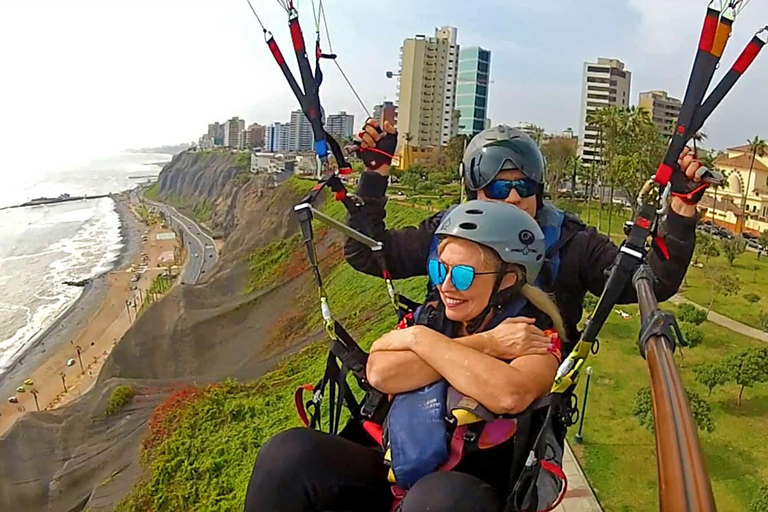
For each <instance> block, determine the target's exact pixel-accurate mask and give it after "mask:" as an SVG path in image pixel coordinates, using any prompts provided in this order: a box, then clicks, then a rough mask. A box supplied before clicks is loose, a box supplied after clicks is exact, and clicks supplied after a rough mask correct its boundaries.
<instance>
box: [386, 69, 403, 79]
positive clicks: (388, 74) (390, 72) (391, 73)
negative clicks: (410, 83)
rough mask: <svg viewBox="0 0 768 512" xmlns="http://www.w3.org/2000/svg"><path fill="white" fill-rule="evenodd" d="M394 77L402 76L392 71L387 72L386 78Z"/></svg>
mask: <svg viewBox="0 0 768 512" xmlns="http://www.w3.org/2000/svg"><path fill="white" fill-rule="evenodd" d="M395 76H402V73H395V72H394V71H387V78H392V77H395Z"/></svg>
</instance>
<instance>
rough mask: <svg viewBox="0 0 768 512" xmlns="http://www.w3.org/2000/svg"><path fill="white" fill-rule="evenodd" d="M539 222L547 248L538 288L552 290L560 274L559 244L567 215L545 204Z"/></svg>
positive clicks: (540, 211) (540, 212)
mask: <svg viewBox="0 0 768 512" xmlns="http://www.w3.org/2000/svg"><path fill="white" fill-rule="evenodd" d="M537 221H538V223H539V227H541V231H542V232H543V233H544V245H545V247H546V253H545V258H546V259H545V260H544V269H543V270H542V272H541V273H540V274H539V277H538V278H537V279H536V283H535V284H536V286H538V287H539V288H543V289H546V290H548V289H551V288H552V284H553V283H554V282H555V280H556V279H557V276H558V274H559V273H560V247H561V246H562V245H560V244H558V242H559V241H560V237H561V235H562V232H563V221H565V213H564V212H563V211H562V210H559V209H557V208H555V207H554V206H552V204H551V203H544V207H543V208H542V209H541V210H539V214H538V218H537Z"/></svg>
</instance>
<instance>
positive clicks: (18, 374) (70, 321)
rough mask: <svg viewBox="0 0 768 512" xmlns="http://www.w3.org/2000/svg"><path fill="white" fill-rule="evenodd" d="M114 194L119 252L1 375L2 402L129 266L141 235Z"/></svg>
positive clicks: (82, 320)
mask: <svg viewBox="0 0 768 512" xmlns="http://www.w3.org/2000/svg"><path fill="white" fill-rule="evenodd" d="M115 196H116V197H113V198H112V201H113V202H114V203H115V211H116V212H117V215H118V216H119V217H120V239H121V243H122V244H123V247H122V248H121V249H120V254H118V256H117V258H116V259H115V261H114V262H113V264H112V266H111V268H110V269H109V270H106V271H104V272H102V273H100V274H98V275H97V276H95V277H93V278H92V279H91V282H90V283H88V284H87V285H86V286H84V287H83V292H82V293H81V294H80V296H79V297H78V298H77V299H75V301H74V302H72V304H70V305H69V307H67V309H66V310H64V311H63V312H62V313H61V314H60V315H59V316H58V317H57V318H56V319H55V320H54V321H53V323H52V324H51V325H49V326H48V327H46V328H45V329H43V330H42V331H40V332H38V333H37V334H35V335H34V336H33V339H32V341H31V342H30V343H29V345H28V346H27V347H26V348H24V349H23V350H22V351H21V352H20V353H19V354H18V355H17V356H16V358H15V359H14V360H13V361H12V362H11V364H10V365H9V366H8V368H7V369H6V370H5V371H4V372H3V373H2V374H0V398H2V400H3V401H5V400H6V399H7V397H8V396H10V395H13V394H15V389H16V386H14V383H15V381H16V380H21V381H23V380H24V378H26V377H23V375H25V374H28V373H31V372H32V370H34V369H35V368H37V367H39V366H40V365H42V364H43V363H44V362H45V360H46V359H47V358H48V357H49V354H51V353H53V352H55V351H56V350H57V349H58V348H60V346H61V345H62V343H63V341H64V340H66V339H72V338H74V337H75V335H76V333H77V331H78V330H79V329H82V328H83V326H84V324H86V323H87V321H88V319H90V318H91V317H92V316H93V314H95V313H96V311H97V310H98V308H99V306H100V305H101V303H102V302H103V301H104V299H105V297H106V295H107V292H108V290H109V286H108V283H107V279H106V278H107V276H108V275H109V274H110V273H112V272H115V271H116V270H120V269H122V268H124V267H128V266H129V264H130V260H131V259H132V258H134V257H135V256H136V254H137V251H138V249H139V248H140V243H139V241H140V240H141V238H140V235H139V237H138V238H136V236H132V235H134V233H131V230H130V229H129V227H128V222H129V220H128V219H127V217H128V216H130V215H132V214H131V212H130V211H128V207H127V206H126V205H125V203H124V201H125V199H123V198H121V197H120V196H119V194H116V195H115Z"/></svg>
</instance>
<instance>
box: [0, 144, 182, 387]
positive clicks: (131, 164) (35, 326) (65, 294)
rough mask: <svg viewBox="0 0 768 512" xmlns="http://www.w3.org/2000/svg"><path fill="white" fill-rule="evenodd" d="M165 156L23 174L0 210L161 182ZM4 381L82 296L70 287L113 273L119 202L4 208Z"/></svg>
mask: <svg viewBox="0 0 768 512" xmlns="http://www.w3.org/2000/svg"><path fill="white" fill-rule="evenodd" d="M170 158H171V156H170V155H163V154H129V153H126V154H121V155H116V156H112V157H107V158H101V159H98V160H93V161H91V162H87V163H83V164H80V165H78V166H75V167H70V168H68V169H62V170H58V171H51V172H47V173H38V174H32V175H30V176H26V175H24V174H17V175H15V176H14V179H11V180H9V182H7V183H6V184H5V185H4V186H3V187H2V188H0V207H2V206H7V205H11V204H19V203H23V202H25V201H28V200H30V199H33V198H37V197H57V196H59V195H60V194H64V193H68V194H70V195H71V196H80V195H99V194H107V193H111V192H120V191H123V190H128V189H131V188H134V187H135V186H136V185H137V184H139V183H140V182H142V181H144V180H137V179H135V178H136V177H137V176H156V175H157V174H158V173H159V171H160V169H161V166H162V162H166V161H168V160H170ZM0 241H1V242H0V375H2V374H3V373H4V372H5V371H6V370H7V369H8V368H9V367H10V365H11V364H12V363H13V362H14V361H15V360H16V359H17V358H18V357H20V356H21V355H22V354H23V353H24V351H25V350H26V349H27V348H28V347H29V346H30V345H31V344H32V343H33V342H34V341H35V339H36V337H37V336H39V335H40V334H41V333H42V332H44V331H45V330H46V329H47V328H48V327H50V326H51V325H53V323H54V322H55V321H56V320H57V318H59V317H60V316H61V315H62V314H64V313H65V312H66V311H67V309H68V308H69V307H70V306H71V305H72V304H73V303H74V302H75V301H76V300H77V299H78V297H80V295H81V294H82V292H83V290H82V288H78V287H74V286H67V285H65V284H63V282H64V281H78V280H81V279H86V278H92V277H96V276H98V275H100V274H102V273H104V272H107V271H109V270H111V269H112V268H114V266H115V264H116V262H117V260H118V258H119V256H120V252H121V249H122V247H123V240H122V235H121V232H120V217H119V216H118V214H117V212H116V210H115V204H114V201H113V200H112V199H110V198H102V199H96V200H88V201H73V202H68V203H59V204H53V205H40V206H32V207H25V208H14V209H9V210H0Z"/></svg>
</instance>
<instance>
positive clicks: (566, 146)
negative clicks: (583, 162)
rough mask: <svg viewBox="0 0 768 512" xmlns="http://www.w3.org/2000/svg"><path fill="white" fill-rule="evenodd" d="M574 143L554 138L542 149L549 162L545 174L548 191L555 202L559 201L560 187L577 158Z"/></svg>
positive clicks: (561, 138) (563, 138)
mask: <svg viewBox="0 0 768 512" xmlns="http://www.w3.org/2000/svg"><path fill="white" fill-rule="evenodd" d="M574 142H575V140H574V139H568V138H565V137H552V138H551V139H549V140H548V141H547V142H546V143H545V144H544V145H543V146H542V147H541V152H542V154H543V155H544V158H546V161H547V172H546V173H545V174H544V178H545V181H546V183H545V186H546V191H547V192H549V194H550V196H551V197H552V199H553V200H554V199H557V197H558V194H559V189H560V186H561V185H562V183H563V181H565V177H566V176H567V174H568V172H569V171H570V170H571V168H572V166H573V160H574V159H575V158H576V145H575V144H574Z"/></svg>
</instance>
